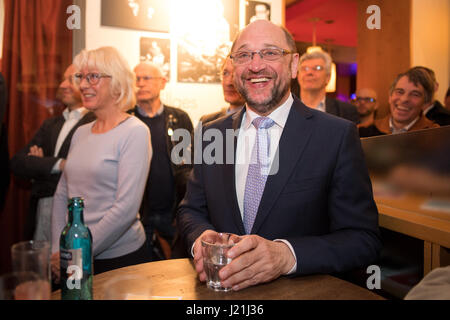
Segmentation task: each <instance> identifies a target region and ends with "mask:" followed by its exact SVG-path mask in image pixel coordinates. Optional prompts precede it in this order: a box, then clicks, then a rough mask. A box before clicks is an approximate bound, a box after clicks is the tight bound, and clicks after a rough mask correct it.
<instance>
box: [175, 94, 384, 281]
mask: <svg viewBox="0 0 450 320" xmlns="http://www.w3.org/2000/svg"><path fill="white" fill-rule="evenodd" d="M244 112H245V108H244V109H243V110H241V111H240V112H238V113H236V114H234V115H232V116H228V117H224V118H220V119H218V120H216V121H213V122H211V123H210V124H209V125H207V126H205V127H204V130H207V129H209V128H216V129H218V130H220V131H221V132H223V133H224V132H225V130H226V129H230V128H233V129H238V128H239V127H240V124H241V120H242V116H243V114H244ZM224 136H225V135H224ZM236 137H237V135H236ZM235 140H237V138H235ZM224 141H225V139H224ZM206 144H207V143H203V146H202V147H203V148H204V147H205V145H206ZM234 147H235V148H236V141H235V145H234ZM223 153H224V159H226V148H225V147H224V149H223ZM279 157H280V158H279V163H280V167H279V171H278V173H277V174H275V175H270V176H269V177H268V179H267V183H266V186H265V190H264V193H263V196H262V199H261V203H260V206H259V210H258V214H257V217H256V220H255V223H254V226H253V230H252V233H253V234H257V235H259V236H261V237H263V238H266V239H269V240H274V239H286V240H288V241H289V242H290V243H291V245H292V246H293V248H294V250H295V254H296V257H297V272H296V274H311V273H337V272H345V271H349V270H352V269H355V268H360V267H363V266H366V265H368V264H370V263H372V262H373V261H374V260H376V259H377V257H378V253H379V250H380V249H381V242H380V240H379V230H378V212H377V208H376V205H375V203H374V200H373V196H372V187H371V182H370V179H369V175H368V171H367V168H366V165H365V160H364V156H363V152H362V149H361V144H360V140H359V136H358V133H357V130H356V127H355V125H354V124H353V123H351V122H349V121H347V120H343V119H341V118H338V117H335V116H332V115H329V114H327V113H324V112H321V111H317V110H313V109H310V108H308V107H306V106H305V105H304V104H302V103H301V102H300V101H299V100H298V99H297V98H294V103H293V105H292V108H291V111H290V113H289V116H288V119H287V122H286V125H285V127H284V130H283V133H282V136H281V138H280V142H279ZM234 170H235V166H234V165H233V164H212V165H207V164H204V163H203V164H195V165H194V169H193V171H192V173H191V177H190V179H189V181H188V185H187V192H186V196H185V198H184V199H183V201H182V202H181V204H180V207H179V210H178V227H179V228H180V233H181V235H182V236H183V237H184V240H185V242H186V244H187V246H188V248H191V246H192V245H193V243H194V241H195V239H196V238H197V237H198V236H200V234H201V233H202V232H203V231H205V230H206V229H213V230H216V231H219V232H231V233H236V234H239V235H243V234H245V231H244V225H243V222H242V218H241V214H240V211H239V207H238V203H237V197H236V188H235V171H234Z"/></svg>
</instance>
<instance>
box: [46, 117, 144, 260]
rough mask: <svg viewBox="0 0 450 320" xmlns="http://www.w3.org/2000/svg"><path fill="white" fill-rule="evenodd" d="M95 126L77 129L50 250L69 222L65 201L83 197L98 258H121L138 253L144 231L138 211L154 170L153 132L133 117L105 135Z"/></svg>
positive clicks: (55, 210) (55, 212)
mask: <svg viewBox="0 0 450 320" xmlns="http://www.w3.org/2000/svg"><path fill="white" fill-rule="evenodd" d="M94 123H95V122H91V123H88V124H86V125H83V126H81V127H79V128H78V129H77V131H76V132H75V134H74V135H73V138H72V142H71V146H70V150H69V154H68V157H67V162H66V165H65V168H64V172H63V174H62V175H61V179H60V181H59V183H58V187H57V189H56V193H55V196H54V203H53V211H52V251H53V252H56V251H59V237H60V235H61V232H62V230H63V228H64V226H65V225H66V223H67V218H68V210H67V200H68V199H69V198H71V197H83V198H84V206H85V208H84V221H85V223H86V224H87V226H88V227H89V229H90V230H91V233H92V239H93V255H94V258H95V259H110V258H115V257H120V256H123V255H125V254H128V253H131V252H133V251H136V250H137V249H139V248H140V247H141V246H142V245H143V243H144V242H145V232H144V229H143V226H142V224H141V222H140V220H139V212H138V210H139V207H140V204H141V200H142V195H143V193H144V188H145V184H146V182H147V176H148V172H149V168H150V160H151V157H152V149H151V144H150V131H149V129H148V128H147V126H146V125H145V124H144V123H142V122H141V121H140V120H139V119H137V118H136V117H134V116H132V117H129V118H128V119H126V120H125V121H123V122H122V123H120V124H119V125H118V126H116V127H115V128H113V129H111V130H109V131H108V132H105V133H101V134H94V133H92V132H91V129H92V126H93V125H94Z"/></svg>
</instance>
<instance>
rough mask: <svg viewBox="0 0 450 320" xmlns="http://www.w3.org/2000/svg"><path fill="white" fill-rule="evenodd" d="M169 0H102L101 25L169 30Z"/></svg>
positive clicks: (147, 29)
mask: <svg viewBox="0 0 450 320" xmlns="http://www.w3.org/2000/svg"><path fill="white" fill-rule="evenodd" d="M169 4H170V1H161V0H102V14H101V24H102V25H103V26H110V27H119V28H128V29H137V30H145V31H153V32H169V27H170V12H169V10H170V6H169Z"/></svg>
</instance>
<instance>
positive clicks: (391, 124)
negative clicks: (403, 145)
mask: <svg viewBox="0 0 450 320" xmlns="http://www.w3.org/2000/svg"><path fill="white" fill-rule="evenodd" d="M419 118H420V116H419V117H417V118H415V119H414V120H413V121H411V122H410V123H409V124H408V125H407V126H404V127H403V128H400V129H397V128H395V127H394V123H393V122H392V117H390V118H389V128H390V129H391V133H392V134H397V133H404V132H408V131H409V129H411V127H412V126H413V125H414V124H415V123H416V122H417V121H418V120H419Z"/></svg>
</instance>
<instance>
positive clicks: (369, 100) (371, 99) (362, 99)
mask: <svg viewBox="0 0 450 320" xmlns="http://www.w3.org/2000/svg"><path fill="white" fill-rule="evenodd" d="M354 101H358V102H362V101H364V102H365V103H368V102H375V101H376V99H374V98H369V97H356V98H355V99H354Z"/></svg>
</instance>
